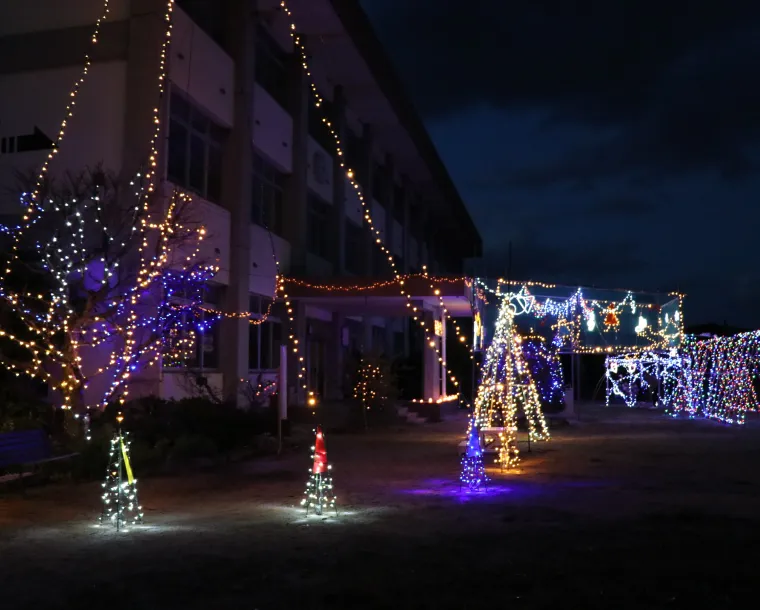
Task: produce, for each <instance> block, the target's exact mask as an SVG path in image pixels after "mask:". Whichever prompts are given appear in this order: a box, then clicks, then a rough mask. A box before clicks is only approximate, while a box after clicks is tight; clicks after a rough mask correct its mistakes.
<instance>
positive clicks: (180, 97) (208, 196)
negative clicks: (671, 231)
mask: <svg viewBox="0 0 760 610" xmlns="http://www.w3.org/2000/svg"><path fill="white" fill-rule="evenodd" d="M183 106H184V107H183ZM183 111H184V114H185V116H182V114H183ZM174 124H176V125H178V126H180V127H182V128H183V129H184V132H185V133H184V146H182V147H178V149H179V148H184V153H183V155H182V157H183V158H182V161H183V167H182V172H183V173H184V176H178V175H175V174H174V173H173V169H172V160H173V159H174V157H173V156H172V152H173V150H174V146H173V141H172V135H173V132H174V129H173V126H174ZM201 124H202V128H201V127H200V125H201ZM228 135H229V129H227V128H226V127H224V126H223V125H220V124H219V123H218V122H217V121H215V120H214V119H213V118H212V117H211V115H210V114H209V113H208V112H205V111H204V110H203V109H201V108H200V107H199V106H198V105H197V104H195V103H194V102H193V101H192V100H191V99H190V98H189V97H188V96H187V95H186V94H184V93H183V92H181V91H179V90H178V89H177V88H175V87H172V89H171V93H170V98H169V133H168V137H167V154H166V168H165V174H166V179H167V180H168V181H169V182H171V183H173V184H175V185H176V186H178V187H180V188H182V189H184V190H186V191H188V192H191V193H195V194H196V195H198V196H199V197H202V198H203V199H205V200H206V201H210V202H211V203H219V201H220V199H221V194H222V193H221V191H222V176H221V173H222V155H223V154H224V145H225V140H226V139H227V136H228ZM198 140H200V142H201V143H202V145H203V150H202V160H201V168H202V169H201V171H202V178H201V182H202V184H201V185H200V186H197V185H191V181H192V179H193V177H192V173H193V172H192V171H191V169H192V165H193V163H192V160H193V155H192V150H193V144H194V142H197V141H198ZM214 153H215V154H216V156H213V155H214ZM212 156H213V158H214V159H218V177H217V182H216V187H215V188H214V190H215V191H216V192H211V190H210V189H209V185H210V184H213V178H211V176H212V163H213V162H212Z"/></svg>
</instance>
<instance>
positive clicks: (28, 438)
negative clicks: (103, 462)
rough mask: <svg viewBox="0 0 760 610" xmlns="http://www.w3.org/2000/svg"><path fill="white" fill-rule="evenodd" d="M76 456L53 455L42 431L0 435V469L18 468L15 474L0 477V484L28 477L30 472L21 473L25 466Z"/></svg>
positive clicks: (19, 431) (72, 454)
mask: <svg viewBox="0 0 760 610" xmlns="http://www.w3.org/2000/svg"><path fill="white" fill-rule="evenodd" d="M75 455H77V454H76V453H69V454H66V455H57V456H54V455H53V448H52V446H51V445H50V440H49V439H48V436H47V434H45V431H44V430H18V431H16V432H3V433H0V468H2V469H4V470H8V469H9V468H15V467H18V468H19V471H18V474H17V475H16V474H15V473H12V474H6V475H4V476H0V483H4V482H6V481H9V480H12V479H21V478H23V477H27V476H30V475H31V474H33V473H32V472H23V467H25V466H36V465H38V464H45V463H48V462H58V461H61V460H66V459H69V458H71V457H74V456H75Z"/></svg>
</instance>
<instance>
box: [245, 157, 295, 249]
mask: <svg viewBox="0 0 760 610" xmlns="http://www.w3.org/2000/svg"><path fill="white" fill-rule="evenodd" d="M286 179H287V176H286V175H285V174H283V173H282V172H281V171H280V170H278V169H277V168H276V167H275V166H274V165H272V164H271V163H269V162H268V161H267V160H266V159H264V158H263V157H262V156H261V155H257V154H254V155H253V193H252V199H253V201H252V202H251V221H253V222H255V223H256V224H257V225H260V226H262V227H266V228H267V229H269V230H270V231H272V233H275V234H277V235H282V206H283V199H284V192H285V180H286Z"/></svg>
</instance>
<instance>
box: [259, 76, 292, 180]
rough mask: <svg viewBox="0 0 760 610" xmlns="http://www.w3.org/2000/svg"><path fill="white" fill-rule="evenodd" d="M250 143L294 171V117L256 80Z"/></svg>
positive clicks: (276, 162) (288, 171) (280, 166)
mask: <svg viewBox="0 0 760 610" xmlns="http://www.w3.org/2000/svg"><path fill="white" fill-rule="evenodd" d="M253 145H254V146H255V147H256V148H257V149H258V150H260V151H261V152H262V153H264V155H265V156H266V157H268V158H269V159H270V160H271V161H272V162H273V163H274V164H275V165H277V166H279V168H280V169H281V170H282V171H284V172H285V173H287V174H289V173H290V172H292V171H293V150H292V149H293V119H292V118H291V116H290V115H289V114H288V113H287V112H286V111H285V110H284V109H283V108H282V106H280V105H279V104H278V103H277V102H276V101H275V100H274V98H272V96H271V95H269V93H267V92H266V91H265V90H264V89H263V88H262V87H261V86H260V85H259V84H258V83H257V84H255V85H254V90H253Z"/></svg>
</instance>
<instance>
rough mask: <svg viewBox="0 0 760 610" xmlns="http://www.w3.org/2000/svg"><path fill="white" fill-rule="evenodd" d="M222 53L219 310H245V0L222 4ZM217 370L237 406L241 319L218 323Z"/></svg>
mask: <svg viewBox="0 0 760 610" xmlns="http://www.w3.org/2000/svg"><path fill="white" fill-rule="evenodd" d="M227 9H228V10H227V26H226V27H227V38H228V40H229V44H228V51H229V53H230V54H231V55H232V57H233V59H234V60H235V91H234V125H233V129H232V130H231V131H230V135H229V137H228V138H227V143H226V146H225V149H224V153H223V155H224V157H223V167H222V196H221V203H222V205H223V206H224V207H225V208H226V209H227V210H229V212H230V245H229V247H230V283H229V286H228V287H227V291H226V294H225V301H226V302H225V308H226V310H227V311H230V312H238V311H248V308H249V300H250V299H249V276H250V272H251V211H250V205H251V194H252V175H251V170H252V168H253V144H252V134H253V130H252V125H251V121H250V116H251V108H252V107H253V82H254V81H253V74H254V66H255V61H254V54H255V49H256V46H255V32H256V23H255V17H254V16H253V15H252V12H251V11H250V9H249V6H248V3H247V2H246V1H245V0H227ZM221 338H222V345H223V346H224V348H223V349H222V350H221V369H222V373H223V392H224V396H225V399H227V400H231V401H233V402H235V403H236V404H239V403H241V401H242V399H243V397H242V396H241V393H240V391H239V390H240V380H241V379H247V378H248V368H249V367H248V343H249V325H248V321H247V320H238V319H235V318H231V319H224V320H223V321H222V323H221Z"/></svg>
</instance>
